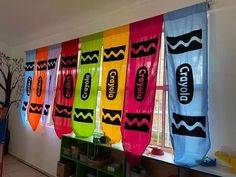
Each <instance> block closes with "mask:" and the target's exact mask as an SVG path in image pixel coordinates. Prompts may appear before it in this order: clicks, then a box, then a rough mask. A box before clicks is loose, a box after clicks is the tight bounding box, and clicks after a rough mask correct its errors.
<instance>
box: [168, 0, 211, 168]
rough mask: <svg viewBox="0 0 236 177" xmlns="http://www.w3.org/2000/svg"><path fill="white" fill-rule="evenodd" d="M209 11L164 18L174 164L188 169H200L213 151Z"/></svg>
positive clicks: (204, 6)
mask: <svg viewBox="0 0 236 177" xmlns="http://www.w3.org/2000/svg"><path fill="white" fill-rule="evenodd" d="M207 10H208V7H207V4H206V3H201V4H197V5H194V6H191V7H187V8H184V9H180V10H177V11H174V12H170V13H167V14H165V16H164V19H165V38H166V56H167V69H168V84H169V122H170V134H171V139H172V144H173V148H174V161H175V162H176V163H178V164H181V165H187V166H195V165H198V164H199V163H200V161H201V160H202V159H203V157H204V156H205V155H206V153H207V152H208V150H209V148H210V139H209V129H208V115H207V112H208V95H207V87H208V80H207V65H208V64H207V63H208V62H207V13H206V12H207ZM183 26H184V28H183Z"/></svg>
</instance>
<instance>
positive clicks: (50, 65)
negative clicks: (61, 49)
mask: <svg viewBox="0 0 236 177" xmlns="http://www.w3.org/2000/svg"><path fill="white" fill-rule="evenodd" d="M56 62H57V58H53V59H49V60H48V70H50V69H54V68H55V66H56Z"/></svg>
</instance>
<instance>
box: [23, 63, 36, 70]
mask: <svg viewBox="0 0 236 177" xmlns="http://www.w3.org/2000/svg"><path fill="white" fill-rule="evenodd" d="M33 70H34V62H27V63H26V64H25V71H33Z"/></svg>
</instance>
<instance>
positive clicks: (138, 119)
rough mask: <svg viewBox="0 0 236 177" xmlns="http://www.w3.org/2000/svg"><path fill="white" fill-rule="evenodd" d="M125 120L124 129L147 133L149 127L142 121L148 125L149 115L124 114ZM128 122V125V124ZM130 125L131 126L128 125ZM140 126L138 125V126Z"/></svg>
mask: <svg viewBox="0 0 236 177" xmlns="http://www.w3.org/2000/svg"><path fill="white" fill-rule="evenodd" d="M126 117H127V120H126V121H125V129H127V130H133V131H139V132H149V130H150V128H149V125H148V124H147V123H145V122H143V120H145V119H146V120H147V121H148V123H149V124H150V121H151V116H150V114H144V113H141V114H134V113H127V114H126ZM128 122H129V123H128ZM130 124H132V125H130ZM138 124H140V125H138Z"/></svg>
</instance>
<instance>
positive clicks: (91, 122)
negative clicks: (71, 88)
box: [72, 33, 103, 137]
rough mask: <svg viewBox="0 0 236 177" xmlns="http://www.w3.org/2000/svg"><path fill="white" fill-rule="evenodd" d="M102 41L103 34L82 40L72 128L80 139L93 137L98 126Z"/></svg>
mask: <svg viewBox="0 0 236 177" xmlns="http://www.w3.org/2000/svg"><path fill="white" fill-rule="evenodd" d="M102 39H103V34H102V33H97V34H94V35H90V36H86V37H83V38H81V53H80V64H79V71H78V73H79V77H78V78H77V82H76V89H75V99H74V105H73V110H72V127H73V130H74V133H75V134H76V136H80V137H89V136H91V135H92V134H93V132H94V129H95V126H96V105H97V93H98V83H99V73H100V60H101V51H102V50H101V49H102Z"/></svg>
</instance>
